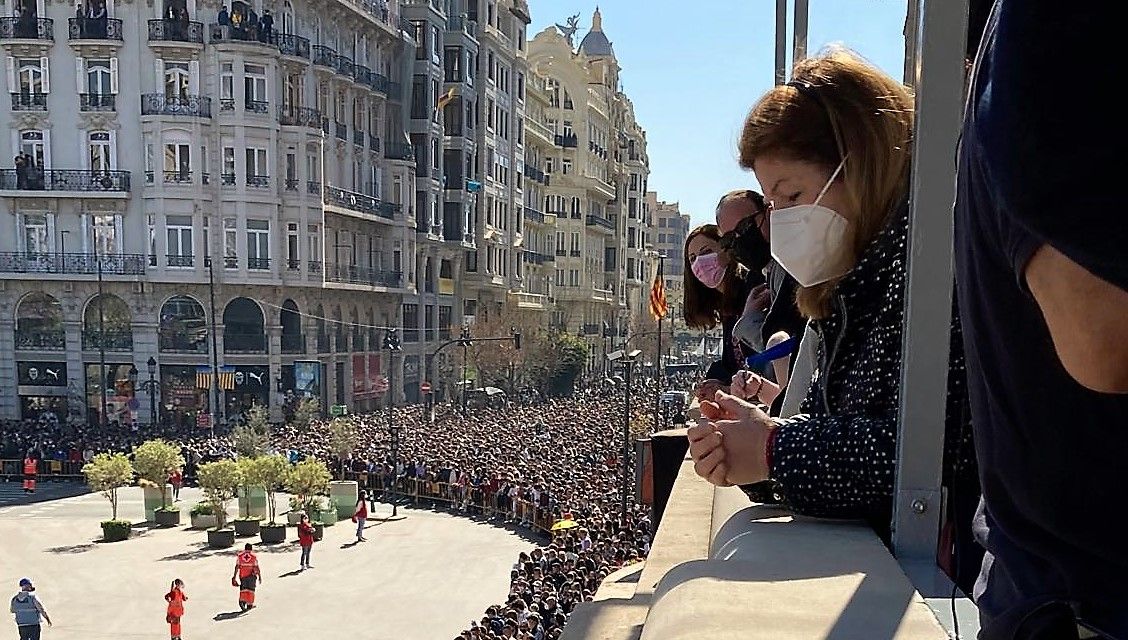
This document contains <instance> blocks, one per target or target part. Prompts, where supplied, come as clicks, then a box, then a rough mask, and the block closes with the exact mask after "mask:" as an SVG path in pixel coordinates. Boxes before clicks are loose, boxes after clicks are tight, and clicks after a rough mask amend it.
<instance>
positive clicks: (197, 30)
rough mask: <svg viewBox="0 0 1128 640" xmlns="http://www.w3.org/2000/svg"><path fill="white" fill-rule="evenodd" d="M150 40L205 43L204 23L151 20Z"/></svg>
mask: <svg viewBox="0 0 1128 640" xmlns="http://www.w3.org/2000/svg"><path fill="white" fill-rule="evenodd" d="M149 42H190V43H193V44H203V43H204V25H203V23H200V22H185V21H183V20H168V19H164V20H161V19H158V20H150V21H149Z"/></svg>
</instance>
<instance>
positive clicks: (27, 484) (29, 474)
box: [23, 452, 39, 493]
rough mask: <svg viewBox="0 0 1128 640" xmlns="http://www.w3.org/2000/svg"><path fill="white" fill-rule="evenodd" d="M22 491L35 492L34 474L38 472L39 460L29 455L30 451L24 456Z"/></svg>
mask: <svg viewBox="0 0 1128 640" xmlns="http://www.w3.org/2000/svg"><path fill="white" fill-rule="evenodd" d="M23 472H24V481H23V490H24V493H35V474H37V473H39V461H38V460H36V459H35V458H33V457H31V453H30V452H29V453H28V454H27V457H26V458H24V469H23Z"/></svg>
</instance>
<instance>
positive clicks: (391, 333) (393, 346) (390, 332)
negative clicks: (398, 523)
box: [383, 327, 400, 518]
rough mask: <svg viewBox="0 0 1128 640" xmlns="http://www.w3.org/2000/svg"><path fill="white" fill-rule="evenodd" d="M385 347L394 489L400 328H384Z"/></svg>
mask: <svg viewBox="0 0 1128 640" xmlns="http://www.w3.org/2000/svg"><path fill="white" fill-rule="evenodd" d="M383 346H384V349H385V350H386V351H387V352H388V432H389V433H391V435H392V475H393V476H394V477H395V480H394V481H393V483H392V488H393V491H394V489H395V487H396V482H398V480H399V477H398V474H397V473H396V466H397V465H398V463H399V433H400V431H399V430H400V427H399V426H398V425H396V424H395V418H394V416H393V413H392V410H393V408H394V406H395V396H394V395H393V393H394V392H393V389H395V385H394V374H395V367H393V366H392V355H393V354H394V353H395V352H397V351H399V350H400V339H399V330H398V329H395V328H391V327H389V328H387V329H385V330H384V345H383ZM397 507H398V505H397V501H396V500H395V499H394V498H393V499H392V517H393V518H394V517H396V516H397V515H398V510H397Z"/></svg>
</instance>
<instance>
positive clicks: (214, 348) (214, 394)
mask: <svg viewBox="0 0 1128 640" xmlns="http://www.w3.org/2000/svg"><path fill="white" fill-rule="evenodd" d="M204 261H205V262H207V265H208V301H209V306H210V307H211V352H212V375H211V435H212V437H213V438H214V437H215V423H216V420H217V419H218V417H219V415H220V413H219V412H220V409H219V344H218V342H217V341H216V336H215V325H216V320H215V275H214V273H213V272H212V262H213V261H212V259H211V255H210V252H209V255H207V256H205V257H204Z"/></svg>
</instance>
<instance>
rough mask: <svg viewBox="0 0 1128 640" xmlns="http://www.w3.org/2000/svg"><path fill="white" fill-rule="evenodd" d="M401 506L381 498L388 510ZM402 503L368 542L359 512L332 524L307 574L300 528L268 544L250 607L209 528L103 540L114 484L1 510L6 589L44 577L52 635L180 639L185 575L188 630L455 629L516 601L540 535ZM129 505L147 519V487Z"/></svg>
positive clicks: (325, 634) (192, 498)
mask: <svg viewBox="0 0 1128 640" xmlns="http://www.w3.org/2000/svg"><path fill="white" fill-rule="evenodd" d="M199 497H200V496H199V491H197V490H192V489H185V490H183V491H182V492H181V500H182V501H181V503H180V504H181V506H182V507H183V510H184V512H183V514H182V521H183V522H185V523H187V520H188V509H189V508H190V506H191V505H192V504H194V503H195V502H196V501H197V500H199ZM278 503H279V505H280V507H281V506H282V505H285V504H286V501H285V498H284V497H280V498H279V500H278ZM282 509H284V507H282ZM229 511H231V512H233V511H234V506H232V508H231V509H229ZM390 512H391V507H389V506H387V505H381V504H377V513H376V516H377V517H379V516H384V515H390ZM399 512H400V515H405V516H406V517H405V518H403V519H402V520H393V521H388V522H373V521H370V522H369V524H368V529H367V531H366V534H365V537H366V538H367V539H368V541H367V542H362V543H359V544H352V543H353V542H354V540H355V537H354V533H355V529H356V527H355V525H353V524H352V523H351V522H349V521H348V520H345V521H343V522H339V523H338V524H337V525H335V526H332V527H327V528H326V530H325V539H324V540H323V541H321V542H318V543H316V544H314V547H313V553H312V558H311V560H312V564H313V567H314V568H313V569H310V570H308V571H304V572H298V571H296V569H297V567H298V553H299V549H298V546H297V542H296V540H297V534H296V531H295V530H294V528H290V529H289V530H288V535H287V537H288V540H287V542H286V543H284V544H280V545H268V546H260V545H256V551H257V553H258V556H259V563H260V564H261V566H262V571H263V578H264V580H263V583H262V584H261V585H259V588H258V592H257V595H258V599H257V604H258V605H259V606H258V607H256V608H255V609H254V610H252V611H250V612H248V613H246V614H244V615H239V614H238V611H239V609H238V606H237V602H238V590H237V589H235V588H234V587H232V586H231V574H232V572H233V570H234V566H235V553H236V550H235V549H224V550H213V549H208V548H207V545H206V534H205V533H204V532H203V531H196V530H191V529H187V528H186V526H181V527H178V528H175V529H148V530H143V531H141V532H140V533H138V532H136V531H135V533H134V537H133V538H131V539H130V540H126V541H123V542H115V543H112V544H106V543H100V542H97V541H96V540H97V539H98V538H100V537H101V530H100V528H99V522H100V521H102V520H106V519H109V515H110V503H109V501H108V500H106V499H105V498H104V497H102V496H101V495H100V494H87V495H82V496H77V497H70V498H62V499H57V500H51V501H46V502H39V503H35V504H26V505H16V506H6V507H2V508H0V594H3V595H5V596H6V597H8V598H10V597H11V596H12V595H15V593H16V591H17V589H18V586H17V583H18V581H19V579H20V578H21V577H24V576H27V577H30V578H31V579H32V580H33V581H34V582H35V584H36V587H37V594H38V595H39V596H40V598H41V599H42V601H43V603H44V605H45V607H46V608H47V612H48V613H49V614H50V615H51V617H52V620H54V621H55V626H54V627H53V628H51V629H47V628H45V629H44V631H43V638H44V640H101V639H103V638H105V639H107V640H109V639H112V638H123V639H128V638H154V639H159V638H167V637H168V625H167V624H165V619H164V618H165V602H164V599H163V596H164V594H165V592H166V591H167V590H168V587H169V583H170V582H171V581H172V579H173V578H181V579H183V580H184V581H185V583H186V588H185V592H186V593H187V595H188V602H187V603H186V614H185V616H184V620H183V624H184V634H183V637H184V638H185V640H191V639H192V638H208V639H209V640H210V639H214V640H224V639H227V638H231V639H235V638H239V639H244V638H268V637H299V638H306V639H309V640H337V639H342V640H344V639H349V640H351V639H355V638H360V639H364V640H385V639H387V640H392V639H395V640H432V639H436V640H449V639H450V638H454V637H455V636H457V635H458V633H459V632H460V631H461V630H462V629H463V628H465V627H466V625H467V624H468V623H469V621H470V620H471V619H480V618H481V615H482V612H483V611H484V610H485V608H486V607H487V606H488V605H490V604H493V603H495V602H499V601H503V600H504V598H505V596H506V594H507V593H508V584H509V570H510V567H511V566H512V564H513V562H514V561H515V560H516V558H517V554H518V553H519V552H520V551H527V550H529V549H530V548H531V547H532V546H533V542H531V541H530V540H527V539H523V538H522V537H521V536H519V535H518V534H516V533H513V532H511V531H508V530H506V529H502V528H498V527H494V526H491V525H489V524H486V523H479V522H475V521H473V520H470V519H467V518H463V517H458V516H454V515H451V514H447V513H436V512H431V511H428V510H425V509H404V508H400V510H399ZM119 515H120V516H121V517H123V518H129V519H131V520H133V521H134V522H138V521H141V520H143V519H144V518H143V513H142V505H141V491H140V489H138V488H130V489H125V490H122V492H121V504H120V505H119ZM246 540H250V541H254V542H257V541H258V537H257V536H255V537H254V538H247V539H246ZM243 542H244V540H239V541H238V542H237V545H236V548H238V549H241V548H242V543H243ZM4 602H5V604H6V600H5V601H4ZM4 612H5V614H6V615H7V613H6V612H7V607H6V606H5V607H4ZM8 637H12V638H14V637H15V625H14V623H13V622H12V621H11V617H10V615H9V617H8V619H7V620H6V621H5V622H4V623H3V624H0V638H8Z"/></svg>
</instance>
